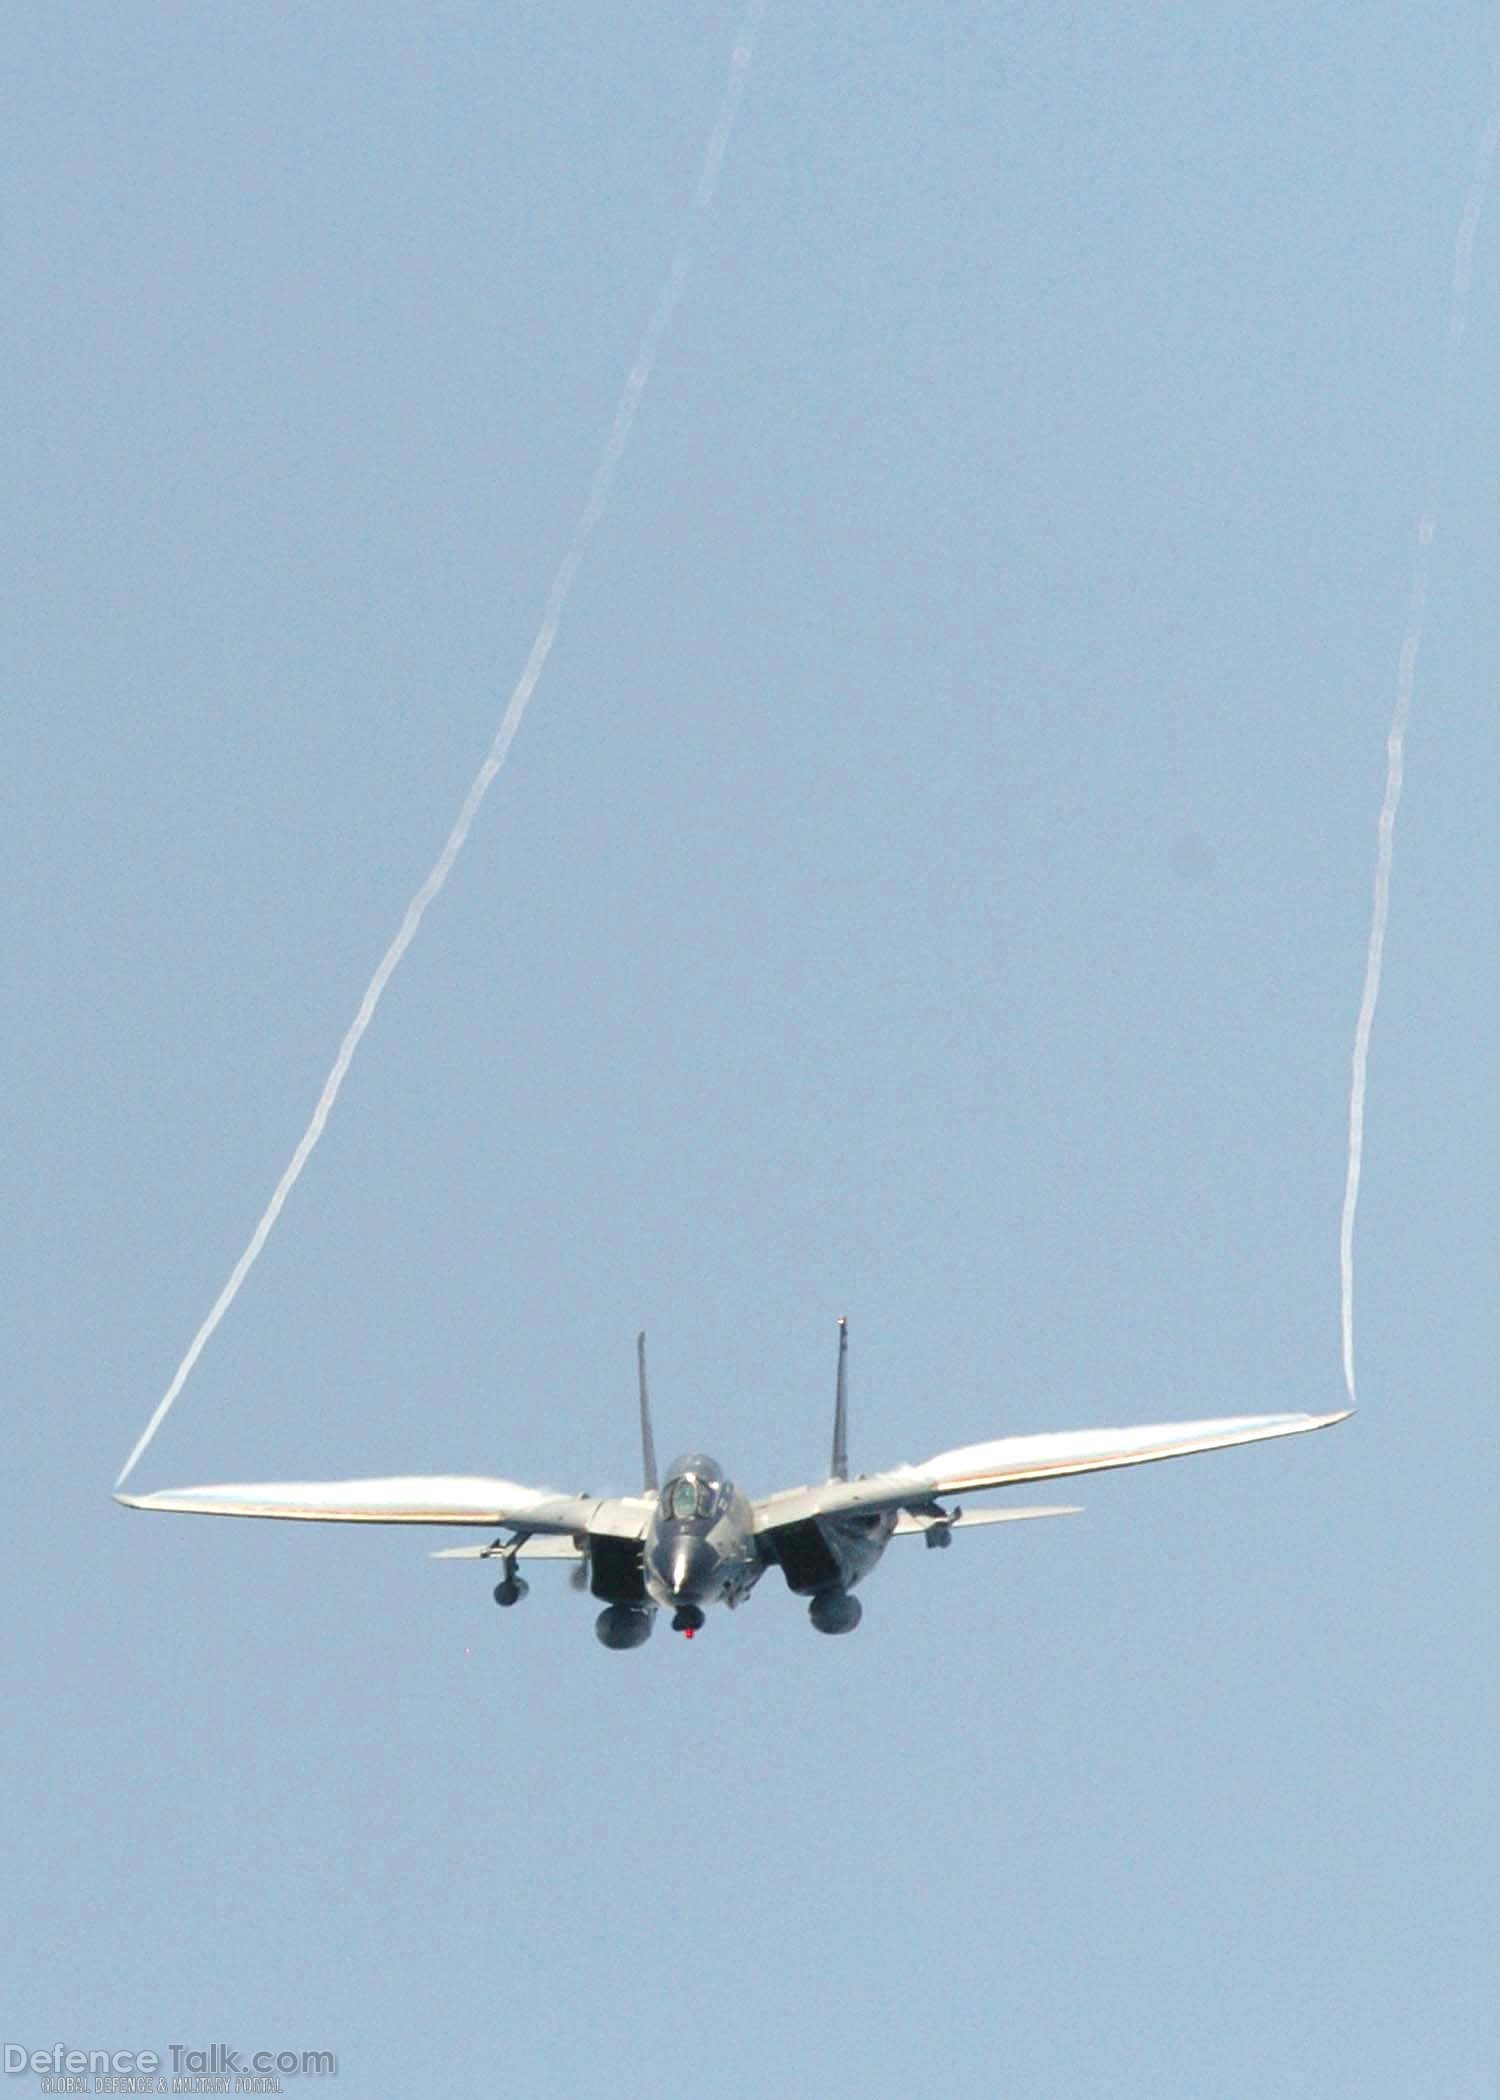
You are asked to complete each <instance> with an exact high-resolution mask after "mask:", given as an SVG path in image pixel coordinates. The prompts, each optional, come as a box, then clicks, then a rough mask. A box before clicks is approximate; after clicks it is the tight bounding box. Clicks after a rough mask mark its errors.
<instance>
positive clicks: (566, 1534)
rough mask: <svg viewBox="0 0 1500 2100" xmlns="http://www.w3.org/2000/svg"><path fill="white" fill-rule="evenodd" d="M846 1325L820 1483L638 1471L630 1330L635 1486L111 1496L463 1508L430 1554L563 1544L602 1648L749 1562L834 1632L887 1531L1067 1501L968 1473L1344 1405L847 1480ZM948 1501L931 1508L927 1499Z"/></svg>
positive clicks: (394, 1517) (311, 1508) (725, 1600)
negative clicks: (451, 1533) (594, 1490)
mask: <svg viewBox="0 0 1500 2100" xmlns="http://www.w3.org/2000/svg"><path fill="white" fill-rule="evenodd" d="M848 1349H849V1330H848V1326H847V1324H846V1323H845V1322H844V1321H843V1320H840V1322H839V1358H838V1381H837V1389H836V1396H835V1401H834V1415H833V1459H832V1464H831V1466H830V1469H829V1475H828V1478H827V1480H825V1481H824V1482H823V1483H822V1484H821V1485H820V1486H816V1487H794V1488H783V1489H781V1490H780V1492H779V1493H777V1494H774V1495H766V1496H763V1497H762V1498H761V1499H760V1500H758V1501H751V1500H750V1499H749V1498H748V1497H747V1496H745V1495H743V1494H742V1493H741V1492H740V1490H739V1489H738V1488H737V1487H735V1486H734V1484H733V1482H732V1481H730V1480H729V1479H727V1478H726V1477H725V1473H724V1469H723V1467H722V1466H721V1465H720V1464H719V1463H718V1461H717V1460H716V1459H713V1458H709V1457H708V1456H707V1455H706V1454H705V1453H701V1452H700V1453H698V1454H696V1455H694V1456H692V1457H687V1458H679V1459H677V1460H676V1461H675V1462H674V1463H673V1464H672V1465H671V1466H669V1467H668V1469H667V1479H666V1484H665V1485H664V1486H663V1485H662V1484H661V1483H660V1482H659V1480H658V1478H657V1471H656V1448H655V1443H654V1439H653V1436H652V1430H651V1402H650V1396H649V1393H648V1391H647V1385H646V1338H645V1336H644V1335H641V1336H640V1337H638V1339H637V1343H636V1352H637V1360H638V1365H639V1375H640V1404H641V1448H642V1457H643V1461H644V1471H645V1488H644V1492H643V1493H642V1494H639V1495H621V1496H616V1497H612V1498H604V1499H600V1498H598V1497H595V1496H592V1495H557V1494H553V1493H552V1492H551V1490H550V1489H547V1488H530V1487H522V1486H520V1485H519V1484H518V1483H517V1482H516V1481H513V1480H484V1479H471V1478H455V1477H449V1476H434V1477H426V1476H422V1475H416V1474H413V1475H410V1476H407V1477H405V1478H400V1479H393V1480H335V1481H323V1482H317V1481H285V1482H265V1483H262V1484H259V1485H249V1486H238V1487H199V1488H168V1489H164V1490H163V1491H161V1492H160V1493H158V1494H154V1495H117V1496H116V1497H115V1499H116V1501H117V1502H123V1503H125V1504H127V1505H128V1507H129V1508H131V1509H165V1510H178V1511H184V1512H188V1513H190V1514H195V1515H199V1516H211V1517H294V1518H300V1519H302V1520H304V1521H311V1522H315V1523H317V1522H321V1523H334V1524H455V1525H461V1524H467V1525H470V1526H474V1527H476V1528H478V1529H481V1530H485V1531H492V1532H494V1533H495V1534H496V1536H495V1537H494V1538H493V1539H492V1540H491V1541H490V1542H489V1543H488V1544H485V1545H481V1546H451V1547H448V1548H447V1549H445V1550H444V1551H443V1552H441V1553H439V1554H437V1555H436V1556H435V1558H437V1559H440V1560H495V1561H498V1562H499V1563H500V1571H499V1572H500V1580H499V1582H498V1583H497V1584H496V1586H495V1602H496V1603H497V1604H501V1605H512V1604H519V1602H520V1601H521V1599H522V1598H523V1597H524V1596H525V1595H526V1594H527V1589H528V1585H527V1584H526V1583H525V1582H524V1581H523V1580H522V1578H521V1576H520V1575H519V1574H518V1573H517V1572H516V1564H517V1562H518V1561H522V1560H570V1561H573V1562H575V1563H577V1564H578V1568H577V1573H576V1575H575V1580H576V1581H577V1582H578V1584H579V1587H583V1586H584V1584H587V1586H588V1588H589V1589H590V1590H592V1592H593V1594H594V1595H595V1596H596V1597H597V1598H598V1599H599V1600H600V1602H601V1603H602V1604H603V1607H604V1609H603V1610H602V1611H601V1612H600V1614H599V1617H598V1620H597V1622H596V1625H595V1631H596V1632H597V1634H598V1636H599V1639H600V1640H601V1641H602V1642H603V1643H604V1645H605V1647H606V1648H639V1647H640V1646H641V1644H642V1642H643V1641H645V1640H647V1639H649V1637H650V1634H651V1629H652V1627H653V1626H654V1625H655V1623H656V1614H657V1612H658V1611H669V1612H670V1613H671V1614H672V1630H673V1632H674V1633H684V1634H686V1635H687V1636H688V1638H689V1639H691V1638H692V1636H693V1635H694V1634H695V1633H697V1632H699V1631H700V1630H701V1628H702V1626H703V1624H704V1621H705V1615H706V1612H707V1610H708V1607H709V1606H710V1605H712V1604H727V1605H728V1606H729V1607H730V1609H731V1610H733V1609H734V1608H735V1606H737V1605H740V1604H743V1603H744V1601H745V1599H746V1598H747V1597H748V1596H749V1594H750V1592H751V1591H752V1590H753V1589H754V1587H755V1585H756V1583H757V1582H759V1580H760V1578H761V1576H762V1575H764V1574H765V1572H766V1570H767V1569H768V1568H771V1567H777V1568H780V1570H781V1572H782V1574H783V1575H784V1576H785V1577H786V1582H787V1587H788V1588H789V1589H790V1590H792V1591H793V1592H794V1594H795V1595H797V1596H799V1597H806V1598H807V1599H808V1617H809V1618H810V1619H811V1620H812V1623H813V1625H814V1626H815V1627H816V1628H817V1629H818V1631H819V1633H852V1632H853V1630H854V1628H855V1627H856V1626H857V1625H858V1624H859V1622H860V1617H861V1611H860V1603H859V1599H858V1598H857V1597H856V1596H854V1595H853V1594H852V1592H853V1590H854V1588H855V1585H856V1584H857V1583H860V1582H862V1581H863V1580H864V1578H865V1577H866V1576H867V1575H868V1574H869V1573H870V1571H871V1569H872V1568H873V1567H874V1566H875V1565H876V1563H877V1562H878V1561H879V1559H880V1557H881V1555H882V1554H883V1553H884V1551H885V1549H886V1547H887V1546H888V1545H889V1544H890V1542H891V1540H892V1539H893V1538H918V1537H920V1538H922V1539H923V1540H925V1542H926V1543H927V1545H928V1546H930V1547H943V1546H949V1545H951V1544H952V1542H953V1534H954V1532H955V1531H960V1530H966V1529H968V1528H969V1527H970V1526H971V1525H979V1524H1007V1523H1015V1522H1016V1521H1017V1520H1018V1519H1023V1518H1028V1517H1064V1516H1073V1515H1076V1514H1077V1511H1076V1509H1074V1508H1073V1507H1071V1506H1049V1507H1045V1508H1024V1509H1016V1508H1010V1509H978V1510H966V1509H964V1508H963V1507H962V1506H961V1505H960V1504H958V1503H955V1502H953V1497H955V1496H957V1495H967V1494H970V1493H973V1492H978V1491H980V1490H983V1489H986V1488H997V1487H1012V1486H1015V1485H1018V1484H1019V1483H1021V1482H1023V1481H1024V1482H1030V1481H1037V1480H1060V1479H1063V1478H1065V1477H1067V1476H1069V1475H1072V1474H1076V1473H1102V1472H1107V1471H1108V1470H1110V1469H1111V1468H1112V1467H1115V1466H1139V1465H1146V1464H1148V1463H1149V1462H1150V1461H1152V1460H1153V1459H1159V1458H1186V1457H1188V1456H1189V1455H1190V1454H1191V1453H1192V1452H1195V1451H1222V1450H1226V1449H1228V1448H1229V1446H1231V1445H1233V1444H1254V1443H1259V1442H1261V1441H1262V1439H1264V1438H1267V1437H1276V1436H1298V1435H1300V1434H1301V1433H1302V1432H1303V1431H1304V1430H1308V1429H1326V1428H1328V1426H1329V1425H1330V1424H1331V1423H1334V1422H1342V1421H1343V1420H1344V1419H1345V1418H1346V1416H1347V1415H1348V1414H1349V1413H1350V1412H1352V1410H1350V1409H1348V1408H1345V1409H1344V1410H1343V1411H1342V1412H1340V1413H1338V1414H1328V1415H1236V1416H1231V1417H1229V1418H1227V1419H1222V1420H1219V1421H1211V1422H1171V1423H1166V1424H1161V1425H1158V1426H1156V1427H1152V1428H1145V1429H1082V1430H1065V1431H1062V1432H1058V1433H1053V1434H1048V1435H1042V1436H1013V1437H1002V1438H1000V1439H999V1440H998V1441H996V1442H992V1443H988V1444H965V1445H963V1446H962V1447H961V1448H959V1449H958V1450H955V1451H940V1452H939V1453H938V1454H937V1456H936V1457H935V1458H928V1459H924V1460H923V1461H922V1463H921V1464H920V1465H900V1466H894V1467H892V1468H891V1469H890V1471H889V1472H885V1473H862V1474H860V1475H858V1476H857V1477H856V1478H854V1479H851V1478H850V1475H849V1448H848ZM945 1503H948V1504H951V1506H950V1507H944V1504H945Z"/></svg>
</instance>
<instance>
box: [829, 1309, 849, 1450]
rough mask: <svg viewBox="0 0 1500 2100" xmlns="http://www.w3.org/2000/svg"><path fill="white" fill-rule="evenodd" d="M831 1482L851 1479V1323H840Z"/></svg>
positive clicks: (841, 1321) (844, 1321)
mask: <svg viewBox="0 0 1500 2100" xmlns="http://www.w3.org/2000/svg"><path fill="white" fill-rule="evenodd" d="M829 1478H830V1479H831V1480H847V1479H848V1478H849V1322H848V1321H847V1320H840V1321H839V1382H838V1388H837V1390H836V1392H835V1394H834V1401H833V1470H832V1472H831V1473H830V1475H829Z"/></svg>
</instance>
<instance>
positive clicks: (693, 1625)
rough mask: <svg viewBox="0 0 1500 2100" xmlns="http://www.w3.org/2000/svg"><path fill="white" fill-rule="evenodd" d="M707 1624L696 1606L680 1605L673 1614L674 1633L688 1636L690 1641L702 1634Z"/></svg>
mask: <svg viewBox="0 0 1500 2100" xmlns="http://www.w3.org/2000/svg"><path fill="white" fill-rule="evenodd" d="M706 1623H707V1622H706V1621H705V1619H704V1616H703V1613H702V1612H701V1611H700V1610H699V1608H698V1606H697V1605H696V1604H680V1605H679V1606H678V1607H677V1609H676V1611H674V1612H673V1614H672V1631H673V1632H674V1633H682V1634H686V1636H687V1638H688V1639H689V1640H691V1639H692V1638H693V1635H694V1634H695V1633H701V1632H702V1631H703V1628H704V1625H705V1624H706Z"/></svg>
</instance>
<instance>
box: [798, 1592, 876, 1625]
mask: <svg viewBox="0 0 1500 2100" xmlns="http://www.w3.org/2000/svg"><path fill="white" fill-rule="evenodd" d="M807 1616H808V1617H809V1618H810V1619H811V1620H812V1622H813V1624H814V1626H816V1627H817V1629H818V1631H819V1633H853V1631H854V1629H855V1627H856V1626H857V1625H858V1624H859V1622H860V1620H861V1619H862V1618H863V1617H864V1609H863V1607H862V1606H861V1604H860V1601H859V1599H858V1597H851V1596H850V1595H849V1592H848V1591H847V1590H820V1591H819V1592H818V1594H817V1596H816V1597H814V1598H813V1600H812V1602H811V1604H809V1605H808V1607H807Z"/></svg>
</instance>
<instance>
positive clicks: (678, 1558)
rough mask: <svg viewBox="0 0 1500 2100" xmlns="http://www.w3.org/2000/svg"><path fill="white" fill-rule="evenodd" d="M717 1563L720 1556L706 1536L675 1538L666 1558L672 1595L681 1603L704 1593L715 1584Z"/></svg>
mask: <svg viewBox="0 0 1500 2100" xmlns="http://www.w3.org/2000/svg"><path fill="white" fill-rule="evenodd" d="M718 1565H719V1556H718V1554H717V1553H715V1551H714V1549H713V1547H712V1546H710V1545H709V1543H708V1541H707V1540H706V1539H695V1538H679V1539H674V1540H673V1541H672V1549H671V1552H670V1554H669V1555H668V1557H667V1581H668V1582H669V1583H670V1585H671V1588H672V1595H673V1596H674V1597H675V1598H677V1599H678V1600H679V1601H680V1602H682V1603H691V1602H693V1601H694V1600H695V1599H697V1598H700V1597H703V1596H705V1595H706V1594H707V1593H708V1591H709V1589H710V1588H711V1587H712V1585H713V1579H714V1573H715V1570H716V1569H717V1568H718Z"/></svg>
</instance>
